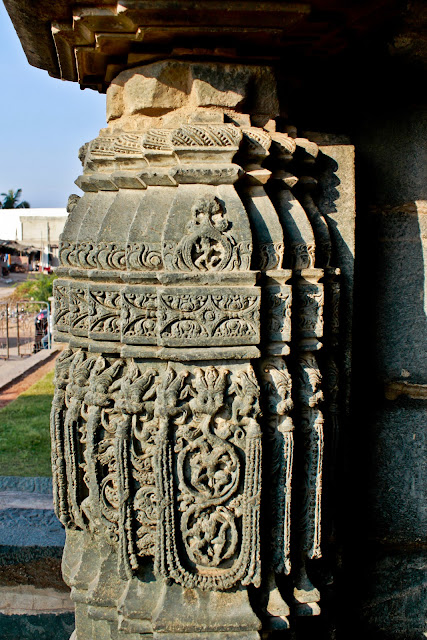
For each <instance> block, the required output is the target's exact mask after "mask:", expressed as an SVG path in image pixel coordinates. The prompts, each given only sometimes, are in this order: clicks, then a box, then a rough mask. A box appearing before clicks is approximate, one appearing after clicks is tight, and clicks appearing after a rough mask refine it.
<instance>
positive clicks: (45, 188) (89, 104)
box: [0, 0, 105, 236]
mask: <svg viewBox="0 0 427 640" xmlns="http://www.w3.org/2000/svg"><path fill="white" fill-rule="evenodd" d="M0 82H1V84H0V193H2V192H6V191H8V190H9V189H18V188H21V189H22V197H23V199H25V200H28V202H29V203H30V205H31V206H32V207H65V206H66V204H67V200H68V196H69V194H70V193H78V194H81V191H80V189H78V188H77V187H76V185H75V184H74V180H75V179H76V178H77V176H78V175H79V174H80V172H81V164H80V162H79V159H78V157H77V153H78V150H79V147H80V146H81V145H82V144H83V143H84V142H87V141H88V140H92V139H93V138H96V136H97V135H98V132H99V129H101V127H104V126H105V95H101V94H99V93H97V92H95V91H92V90H90V89H86V90H84V91H82V90H81V89H80V87H79V85H78V84H77V83H75V82H63V81H61V80H57V79H55V78H51V77H50V76H49V74H48V73H47V71H43V70H41V69H36V68H35V67H31V66H30V65H29V64H28V62H27V59H26V57H25V54H24V52H23V50H22V47H21V44H20V42H19V38H18V36H17V35H16V32H15V30H14V28H13V26H12V23H11V21H10V18H9V15H8V13H7V11H6V9H5V8H4V5H3V3H2V2H1V0H0ZM0 236H1V233H0Z"/></svg>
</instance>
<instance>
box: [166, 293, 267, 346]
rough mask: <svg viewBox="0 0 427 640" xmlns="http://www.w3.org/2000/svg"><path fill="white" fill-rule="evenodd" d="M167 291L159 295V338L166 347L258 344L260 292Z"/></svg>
mask: <svg viewBox="0 0 427 640" xmlns="http://www.w3.org/2000/svg"><path fill="white" fill-rule="evenodd" d="M184 291H185V293H183V290H182V289H170V288H169V289H166V290H164V291H161V293H160V295H159V334H160V340H161V342H162V343H163V344H167V345H171V346H178V345H180V344H183V343H184V342H185V343H186V344H198V343H199V342H200V340H201V339H203V342H204V343H205V344H206V345H210V344H257V343H258V342H259V332H258V328H259V305H260V296H259V291H257V290H256V289H254V288H248V289H240V288H237V287H236V288H230V289H229V290H228V291H226V292H220V290H217V291H216V290H215V289H214V288H211V289H210V293H208V294H207V293H205V292H204V290H203V289H202V288H200V289H195V288H186V289H184Z"/></svg>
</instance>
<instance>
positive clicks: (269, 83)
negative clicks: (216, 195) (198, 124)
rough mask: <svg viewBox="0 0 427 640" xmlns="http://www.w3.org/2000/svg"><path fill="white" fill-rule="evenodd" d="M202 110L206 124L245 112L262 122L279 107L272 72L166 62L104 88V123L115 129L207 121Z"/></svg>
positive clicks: (119, 78)
mask: <svg viewBox="0 0 427 640" xmlns="http://www.w3.org/2000/svg"><path fill="white" fill-rule="evenodd" d="M206 110H209V111H208V112H207V113H208V121H209V120H212V118H213V116H212V115H210V114H211V113H215V111H217V112H218V116H219V115H220V114H221V113H222V114H224V113H227V114H231V113H233V112H235V111H236V112H242V111H243V112H244V113H246V114H251V115H254V116H258V117H263V118H264V120H265V122H267V121H268V120H269V119H272V118H273V119H274V118H275V117H276V116H278V115H279V113H280V109H279V103H278V100H277V91H276V80H275V77H274V74H273V72H272V70H271V69H270V68H268V67H267V68H265V67H257V66H248V65H236V64H225V63H210V64H209V65H206V64H200V63H192V64H189V63H186V62H182V61H179V60H166V61H161V62H155V63H153V64H150V65H145V66H143V67H137V68H135V69H128V70H126V71H122V73H120V74H119V75H118V76H117V77H116V78H114V80H113V82H112V83H111V84H110V86H109V88H108V90H107V120H108V121H109V122H110V124H111V126H112V128H113V130H114V129H123V128H127V129H132V130H133V129H135V130H143V129H144V128H146V127H148V126H150V127H153V126H171V124H172V126H173V125H174V124H175V123H180V122H186V121H187V122H189V121H192V122H194V121H197V120H198V119H199V117H200V119H201V120H202V121H204V122H206V117H207V116H206ZM175 112H178V113H175ZM199 114H200V116H199ZM219 121H220V122H221V121H223V120H222V119H220V120H219Z"/></svg>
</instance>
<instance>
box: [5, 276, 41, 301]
mask: <svg viewBox="0 0 427 640" xmlns="http://www.w3.org/2000/svg"><path fill="white" fill-rule="evenodd" d="M35 277H36V274H35V273H33V272H29V273H10V274H9V275H8V276H6V277H5V278H3V276H0V301H1V302H6V300H7V298H8V297H9V296H10V295H11V293H12V291H13V289H14V287H15V285H16V284H21V282H26V281H27V280H34V279H35Z"/></svg>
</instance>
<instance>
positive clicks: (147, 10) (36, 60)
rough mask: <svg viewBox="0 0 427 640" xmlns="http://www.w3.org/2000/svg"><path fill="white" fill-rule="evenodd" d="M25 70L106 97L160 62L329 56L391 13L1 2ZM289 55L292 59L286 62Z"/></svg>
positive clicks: (336, 5) (285, 6) (382, 8)
mask: <svg viewBox="0 0 427 640" xmlns="http://www.w3.org/2000/svg"><path fill="white" fill-rule="evenodd" d="M4 2H5V5H6V9H7V10H8V12H9V15H10V17H11V19H12V22H13V24H14V26H15V29H16V31H17V33H18V36H19V38H20V40H21V43H22V46H23V48H24V51H25V54H26V56H27V58H28V61H29V63H30V64H32V65H33V66H35V67H39V68H42V69H46V70H47V71H48V72H49V74H50V75H51V76H53V77H56V78H62V79H63V80H72V81H75V82H79V83H80V85H81V86H82V87H83V88H85V87H90V88H93V89H97V90H98V91H105V90H106V88H107V87H108V85H109V83H110V82H111V80H112V79H113V78H114V77H115V76H116V75H117V74H118V73H119V72H120V71H122V70H123V69H125V68H129V67H132V66H136V65H141V64H144V63H146V62H151V61H153V60H156V59H160V58H167V57H173V58H179V57H191V56H193V57H196V58H197V59H202V58H204V57H206V58H217V59H222V60H241V61H246V62H252V61H253V62H258V61H261V60H274V59H277V58H279V57H280V56H283V55H286V56H287V59H292V60H295V59H296V58H295V56H297V58H298V57H304V56H307V55H310V56H317V57H319V56H320V57H322V56H330V55H333V54H335V53H337V52H339V51H341V50H343V49H345V48H346V47H347V46H348V44H349V42H350V41H351V42H354V40H355V39H356V40H357V39H358V38H360V37H361V36H363V35H364V34H365V33H366V32H369V31H370V30H372V29H375V28H376V27H378V25H380V24H381V23H382V22H383V21H384V19H385V18H386V17H389V16H390V15H392V14H393V10H394V8H395V4H396V3H395V2H394V1H393V0H375V1H373V0H351V1H347V2H343V1H341V2H340V1H338V0H314V1H313V2H311V3H310V4H307V3H290V2H284V1H281V0H276V1H269V2H263V1H254V0H179V1H177V0H150V1H148V0H122V1H121V2H119V3H114V2H111V1H110V2H108V1H105V0H104V1H103V0H100V1H99V2H97V3H94V2H93V0H92V1H89V0H80V2H78V3H74V2H73V1H72V0H56V1H52V0H38V1H34V0H4ZM288 56H289V57H288Z"/></svg>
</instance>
